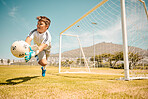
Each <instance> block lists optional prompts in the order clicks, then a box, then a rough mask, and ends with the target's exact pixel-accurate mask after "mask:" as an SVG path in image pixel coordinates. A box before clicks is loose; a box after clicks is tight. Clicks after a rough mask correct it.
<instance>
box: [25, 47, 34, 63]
mask: <svg viewBox="0 0 148 99" xmlns="http://www.w3.org/2000/svg"><path fill="white" fill-rule="evenodd" d="M29 48H30V52H26V53H25V61H26V62H28V61H29V60H30V59H31V58H32V57H34V56H35V51H33V50H32V49H31V47H29Z"/></svg>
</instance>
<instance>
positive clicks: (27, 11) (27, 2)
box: [0, 0, 148, 59]
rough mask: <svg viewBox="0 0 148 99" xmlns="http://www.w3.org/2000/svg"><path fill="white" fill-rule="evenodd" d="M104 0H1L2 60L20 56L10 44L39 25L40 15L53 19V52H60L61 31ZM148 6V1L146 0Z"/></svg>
mask: <svg viewBox="0 0 148 99" xmlns="http://www.w3.org/2000/svg"><path fill="white" fill-rule="evenodd" d="M100 1H102V0H0V46H1V47H0V59H1V58H3V59H17V58H16V57H14V56H13V55H12V54H11V51H10V47H11V45H12V43H13V42H14V41H16V40H25V39H26V37H27V35H28V34H29V33H30V31H32V30H33V29H35V28H36V25H37V20H36V17H37V16H47V17H48V18H49V19H50V20H51V26H50V27H49V29H48V30H49V31H50V33H51V36H52V49H51V53H58V51H59V34H60V33H61V32H62V31H63V30H64V29H65V28H67V27H68V26H69V25H71V24H72V23H73V22H75V21H76V20H77V19H79V18H80V17H81V16H83V15H84V14H85V13H86V12H88V11H89V10H90V9H91V8H93V7H94V6H96V5H97V4H98V3H99V2H100ZM146 5H147V6H148V1H147V0H146Z"/></svg>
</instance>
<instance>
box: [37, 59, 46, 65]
mask: <svg viewBox="0 0 148 99" xmlns="http://www.w3.org/2000/svg"><path fill="white" fill-rule="evenodd" d="M39 64H40V65H41V66H46V65H47V61H46V60H40V61H39Z"/></svg>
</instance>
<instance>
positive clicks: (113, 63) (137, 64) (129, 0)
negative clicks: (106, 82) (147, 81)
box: [61, 0, 148, 77]
mask: <svg viewBox="0 0 148 99" xmlns="http://www.w3.org/2000/svg"><path fill="white" fill-rule="evenodd" d="M125 1H126V2H125V6H126V19H127V36H128V37H127V38H128V46H129V47H128V49H129V65H130V76H131V77H133V76H135V75H140V74H142V75H144V76H147V74H148V66H147V65H148V59H147V56H148V53H147V47H148V40H147V38H148V33H147V32H148V21H147V16H146V13H145V9H144V7H143V4H142V3H141V2H140V1H139V0H125ZM63 34H70V35H78V36H79V39H80V42H81V45H82V48H83V51H84V54H85V58H86V60H87V63H88V66H89V67H90V68H91V71H92V70H94V68H100V67H101V68H113V69H123V68H124V62H123V43H122V41H123V40H122V28H121V7H120V0H108V1H107V2H106V3H104V4H103V5H101V6H100V7H98V8H97V9H96V10H95V11H93V12H92V13H90V14H89V15H87V16H86V17H85V18H83V19H82V20H81V21H79V22H78V23H76V24H75V25H74V26H72V27H71V28H69V29H68V30H67V31H65V32H64V33H63ZM61 52H62V54H61V63H62V64H61V71H64V69H63V68H65V66H67V67H69V68H68V69H69V70H70V67H71V65H72V64H73V66H74V67H86V64H85V62H84V56H82V53H81V50H80V47H79V43H78V40H76V38H73V37H69V36H62V47H61ZM79 63H83V65H81V66H80V65H79ZM62 67H63V68H62ZM92 68H93V69H92ZM68 69H66V71H68ZM70 71H71V70H70ZM108 72H109V71H108Z"/></svg>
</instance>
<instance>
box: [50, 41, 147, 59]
mask: <svg viewBox="0 0 148 99" xmlns="http://www.w3.org/2000/svg"><path fill="white" fill-rule="evenodd" d="M83 51H84V54H85V56H86V57H91V56H93V55H94V46H89V47H83ZM119 51H123V46H122V45H120V44H113V43H105V42H102V43H98V44H95V55H100V54H104V53H111V54H114V53H115V52H119ZM128 52H133V53H136V52H137V53H139V54H140V55H142V56H143V55H144V56H148V53H147V52H148V51H147V50H144V49H141V48H138V47H133V46H129V47H128ZM58 55H59V54H52V55H51V57H58ZM79 56H80V49H74V50H70V51H66V52H63V53H62V57H79Z"/></svg>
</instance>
